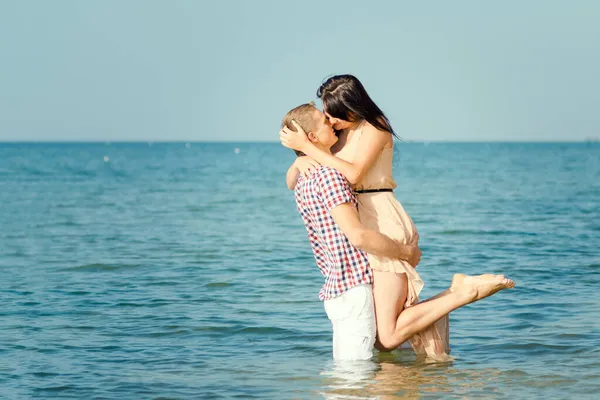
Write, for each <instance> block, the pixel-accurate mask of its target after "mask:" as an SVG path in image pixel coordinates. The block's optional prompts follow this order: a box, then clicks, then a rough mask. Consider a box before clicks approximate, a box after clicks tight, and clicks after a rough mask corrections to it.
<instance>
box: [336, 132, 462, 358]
mask: <svg viewBox="0 0 600 400" xmlns="http://www.w3.org/2000/svg"><path fill="white" fill-rule="evenodd" d="M361 134H362V128H361V130H360V131H357V132H356V133H355V134H354V135H353V137H352V138H350V139H349V140H348V142H347V143H346V145H345V146H344V148H343V149H342V150H341V151H340V152H339V153H337V154H336V155H337V156H338V157H340V158H342V159H344V160H346V161H349V162H352V160H353V159H354V158H355V154H356V152H357V151H358V150H359V141H360V136H361ZM393 153H394V149H393V148H392V147H390V148H384V149H383V150H382V152H381V155H380V156H379V158H378V159H377V160H376V161H375V163H374V164H373V166H372V167H371V169H370V170H369V171H368V172H367V174H366V175H365V176H364V177H363V178H362V180H361V181H360V182H359V183H358V184H357V185H356V186H355V188H354V189H355V190H364V189H381V188H391V189H394V188H396V186H397V185H396V182H394V179H393V177H392V158H393ZM357 199H358V213H359V215H360V220H361V222H362V223H363V225H364V226H365V227H367V228H370V229H374V230H377V231H379V232H381V233H383V234H384V235H386V236H388V237H390V238H392V239H395V240H400V241H402V242H403V243H409V242H410V241H411V240H412V239H413V237H414V236H415V234H416V233H417V228H416V227H415V224H414V223H413V221H412V219H411V218H410V217H409V216H408V214H407V213H406V211H405V210H404V207H402V204H400V202H399V201H398V200H396V197H395V196H394V193H392V192H377V193H362V194H358V195H357ZM368 257H369V263H370V265H371V268H372V269H374V270H377V271H384V272H395V273H401V274H406V276H407V278H408V295H407V297H406V303H405V305H404V306H405V308H407V307H410V306H412V305H414V304H417V303H418V302H419V293H421V290H422V289H423V286H424V284H423V280H422V279H421V277H420V276H419V273H418V272H417V270H416V269H415V268H413V267H412V266H411V265H410V264H409V263H408V262H406V261H403V260H396V259H391V258H387V257H380V256H374V255H371V254H369V255H368ZM375 306H376V307H377V305H375ZM410 344H411V346H412V348H413V349H414V351H415V352H416V353H417V354H426V355H428V356H430V357H432V358H434V359H438V360H446V359H448V358H449V356H448V353H449V352H450V345H449V320H448V316H445V317H444V318H442V319H441V320H439V321H438V322H436V323H435V324H434V325H432V326H431V327H429V328H428V329H426V330H425V331H423V332H421V333H419V334H417V335H415V336H413V337H412V338H411V339H410Z"/></svg>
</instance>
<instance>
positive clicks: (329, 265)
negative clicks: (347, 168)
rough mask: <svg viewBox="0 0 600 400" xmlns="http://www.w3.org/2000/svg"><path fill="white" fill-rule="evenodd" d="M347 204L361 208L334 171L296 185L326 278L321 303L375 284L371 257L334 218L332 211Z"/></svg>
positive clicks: (321, 171) (327, 170) (299, 204)
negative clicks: (349, 237) (364, 285)
mask: <svg viewBox="0 0 600 400" xmlns="http://www.w3.org/2000/svg"><path fill="white" fill-rule="evenodd" d="M343 203H351V204H352V205H354V207H357V206H358V204H357V201H356V197H354V194H353V193H352V189H351V188H350V185H349V184H348V181H346V178H344V176H343V175H342V174H340V173H339V172H338V171H336V170H335V169H333V168H329V167H325V166H322V167H321V168H320V169H319V170H318V171H317V172H316V173H315V174H314V175H313V176H312V177H311V178H310V179H303V178H302V177H301V178H300V179H299V180H298V183H297V184H296V206H297V207H298V211H299V212H300V215H301V216H302V219H303V220H304V225H306V230H307V232H308V239H309V240H310V245H311V247H312V250H313V253H314V255H315V260H316V261H317V266H318V267H319V270H321V274H323V276H324V277H325V284H324V285H323V287H322V288H321V291H320V292H319V299H320V300H328V299H333V298H335V297H338V296H340V295H341V294H342V293H344V292H345V291H346V290H348V289H351V288H353V287H354V286H357V285H361V284H370V283H372V282H373V275H372V272H371V269H370V268H369V261H368V259H367V255H366V254H365V253H364V252H363V251H361V250H359V249H357V248H356V247H354V246H352V244H350V241H349V240H348V238H347V237H346V236H345V235H344V234H343V233H342V230H341V229H340V227H339V226H338V225H337V224H336V223H335V221H334V219H333V217H332V216H331V210H332V209H333V208H335V207H337V206H339V205H340V204H343Z"/></svg>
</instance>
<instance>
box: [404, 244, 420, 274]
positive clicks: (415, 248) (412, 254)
mask: <svg viewBox="0 0 600 400" xmlns="http://www.w3.org/2000/svg"><path fill="white" fill-rule="evenodd" d="M407 246H408V248H409V250H408V254H409V256H408V258H407V259H406V262H408V263H409V264H410V265H412V267H413V268H417V264H419V262H420V261H421V255H422V254H423V253H422V252H421V249H420V248H419V245H417V244H407Z"/></svg>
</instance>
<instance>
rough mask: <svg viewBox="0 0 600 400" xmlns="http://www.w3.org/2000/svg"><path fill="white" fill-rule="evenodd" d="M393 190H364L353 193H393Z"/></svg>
mask: <svg viewBox="0 0 600 400" xmlns="http://www.w3.org/2000/svg"><path fill="white" fill-rule="evenodd" d="M393 191H394V189H389V188H386V189H364V190H355V191H354V193H356V194H362V193H379V192H393Z"/></svg>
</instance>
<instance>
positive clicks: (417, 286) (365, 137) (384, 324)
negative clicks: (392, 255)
mask: <svg viewBox="0 0 600 400" xmlns="http://www.w3.org/2000/svg"><path fill="white" fill-rule="evenodd" d="M317 96H318V97H319V98H320V99H321V100H322V102H323V112H324V113H325V115H326V117H327V119H328V121H329V123H330V124H331V126H332V127H333V128H334V129H335V130H336V131H338V132H339V140H338V142H337V143H336V145H335V146H334V147H333V148H332V153H333V154H334V155H331V154H328V153H327V152H325V151H322V150H320V149H318V148H317V147H315V146H314V145H313V144H312V143H311V142H310V141H309V140H308V139H307V138H306V134H305V133H304V131H302V129H301V128H300V127H299V126H298V125H296V128H297V130H298V131H296V132H294V131H292V130H290V129H287V128H284V129H283V130H282V131H281V132H280V138H281V141H282V144H283V145H284V146H285V147H289V148H292V149H294V150H296V151H298V152H302V153H304V154H305V155H306V156H307V157H300V158H298V159H297V160H296V162H294V164H293V165H292V166H291V167H290V169H289V170H288V174H287V177H286V180H287V183H288V187H290V189H293V188H294V187H295V185H296V181H297V179H298V175H299V173H305V174H310V171H311V169H313V168H314V167H317V166H318V165H319V164H322V165H327V166H329V167H332V168H335V169H337V170H338V171H339V172H341V173H342V174H343V175H344V176H345V177H346V178H347V179H348V181H349V182H350V183H351V184H352V185H353V187H354V189H355V192H356V193H357V199H358V204H359V207H358V210H359V215H360V218H361V222H362V223H363V224H364V225H365V227H368V228H372V229H376V230H378V231H380V232H381V233H383V234H385V235H387V236H389V237H391V238H392V239H396V240H399V241H401V242H403V243H405V244H409V243H414V244H417V243H418V239H419V235H418V233H417V230H416V228H415V226H414V224H413V221H412V220H411V219H410V217H409V216H408V215H407V214H406V212H405V211H404V208H403V207H402V205H401V204H400V203H399V202H398V200H396V198H395V197H394V194H393V189H394V188H395V187H396V183H395V182H394V180H393V178H392V156H393V150H394V141H393V137H394V136H395V133H394V130H393V129H392V127H391V125H390V122H389V121H388V119H387V117H386V116H385V115H384V113H383V112H382V111H381V110H380V109H379V107H377V105H376V104H375V103H374V102H373V100H371V98H370V97H369V95H368V94H367V92H366V90H365V88H364V87H363V85H362V84H361V83H360V81H359V80H358V79H357V78H355V77H354V76H352V75H337V76H333V77H331V78H329V79H327V80H326V81H325V82H324V83H323V84H322V85H321V87H319V89H318V91H317ZM369 263H370V265H371V268H372V270H373V276H374V282H373V297H374V300H375V312H376V318H377V339H378V343H377V348H378V349H379V350H383V351H391V350H393V349H394V348H395V347H396V346H397V343H393V342H392V340H391V335H392V333H393V332H394V330H395V329H396V328H397V326H396V325H397V322H398V317H399V316H400V314H401V313H402V311H403V310H404V309H406V308H407V307H410V306H412V305H414V304H416V303H418V302H419V293H420V292H421V289H422V288H423V281H422V280H421V277H420V276H419V274H418V273H417V272H416V270H415V269H414V268H413V266H411V265H410V264H409V263H408V262H407V261H404V260H393V259H389V258H385V257H378V256H374V255H370V254H369ZM448 330H449V326H448V316H447V315H446V316H445V317H443V318H442V319H440V320H439V321H438V322H436V323H434V324H433V325H431V326H429V327H428V328H427V329H425V330H424V331H423V332H422V333H420V334H417V335H415V336H413V337H412V338H411V339H410V342H411V345H412V347H413V349H414V350H415V352H416V353H418V354H426V355H428V356H430V357H433V358H436V359H446V358H447V353H448V352H449V351H450V348H449V337H448Z"/></svg>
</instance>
